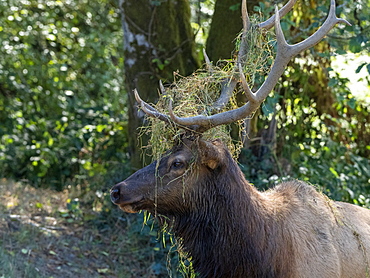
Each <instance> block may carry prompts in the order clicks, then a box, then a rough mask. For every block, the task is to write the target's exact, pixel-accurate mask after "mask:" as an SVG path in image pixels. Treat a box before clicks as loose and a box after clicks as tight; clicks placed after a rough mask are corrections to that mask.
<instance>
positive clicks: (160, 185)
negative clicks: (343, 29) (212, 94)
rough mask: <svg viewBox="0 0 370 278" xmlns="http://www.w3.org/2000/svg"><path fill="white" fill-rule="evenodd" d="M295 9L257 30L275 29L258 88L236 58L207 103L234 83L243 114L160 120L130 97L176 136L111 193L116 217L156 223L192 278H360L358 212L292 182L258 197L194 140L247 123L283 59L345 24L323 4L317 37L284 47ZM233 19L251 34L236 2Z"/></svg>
mask: <svg viewBox="0 0 370 278" xmlns="http://www.w3.org/2000/svg"><path fill="white" fill-rule="evenodd" d="M295 2H296V0H289V2H288V3H287V4H286V5H285V6H284V7H283V8H282V9H281V10H280V11H278V10H277V9H276V12H275V15H274V16H273V17H272V18H270V19H269V20H267V21H265V22H263V23H260V24H259V25H258V28H271V27H272V26H273V25H275V30H276V38H277V54H276V59H275V62H274V64H273V66H272V68H271V71H270V73H269V75H268V77H267V78H266V79H265V82H264V83H263V84H262V85H261V87H260V88H259V89H258V90H257V91H256V92H252V90H251V89H250V88H249V86H248V84H247V82H246V78H245V76H244V74H243V72H242V66H241V64H242V62H243V56H242V55H243V53H242V52H243V49H241V50H240V51H239V55H238V58H237V59H238V61H237V63H236V65H237V66H236V67H237V72H238V73H237V74H235V76H233V77H232V80H231V82H229V83H228V84H226V85H225V86H224V87H223V88H222V90H221V91H222V92H221V94H220V95H221V96H220V98H219V99H218V101H217V103H215V106H217V105H220V103H221V105H223V103H225V102H227V101H228V100H229V98H230V94H231V93H232V91H233V90H234V88H235V86H236V84H237V83H239V82H240V83H241V85H242V88H243V89H244V93H245V94H246V97H247V99H248V102H247V103H246V104H245V105H243V106H241V107H239V108H236V109H234V110H229V111H226V112H219V113H215V114H212V115H198V116H193V117H178V116H176V115H175V114H174V113H173V110H172V104H170V107H169V115H166V114H163V113H161V112H159V111H158V110H156V109H155V108H154V107H153V106H151V105H149V104H148V103H146V102H144V101H143V100H142V99H141V98H140V96H139V94H138V93H137V91H136V90H135V92H134V93H135V97H136V100H137V102H138V103H139V105H140V107H141V109H142V110H143V111H144V112H145V113H146V114H147V115H148V116H150V117H156V118H158V119H160V120H162V121H165V122H166V123H171V124H175V125H177V126H178V127H179V128H180V129H183V130H184V132H183V134H182V136H181V137H180V138H178V141H177V142H176V143H175V144H174V146H173V148H172V149H171V150H169V151H167V152H166V153H165V154H164V155H163V156H162V157H161V158H160V159H159V160H157V161H155V162H153V163H152V164H150V165H148V166H146V167H144V168H143V169H141V170H139V171H137V172H136V173H134V174H133V175H131V176H130V177H129V178H127V179H126V180H124V181H122V182H120V183H118V184H116V185H115V186H114V187H113V188H112V189H111V200H112V202H113V203H114V204H116V205H118V206H119V207H120V208H121V209H122V210H124V211H126V212H129V213H135V212H139V211H140V210H147V211H149V212H151V213H153V214H155V215H158V217H162V219H165V220H163V221H166V222H167V223H168V224H170V227H171V230H172V232H173V234H174V235H175V237H176V238H177V241H178V244H179V246H180V248H181V250H182V252H183V253H184V254H186V256H188V257H189V258H191V261H192V263H193V268H194V270H195V272H196V273H198V274H199V277H207V278H222V277H224V278H230V277H236V278H246V277H256V278H257V277H258V278H263V277H271V278H272V277H274V278H298V277H299V278H308V277H315V278H318V277H323V278H338V277H342V278H343V277H346V278H364V277H370V268H369V262H370V211H369V210H368V209H365V208H361V207H359V206H355V205H351V204H347V203H342V202H336V201H332V200H330V199H328V198H327V197H325V196H324V195H323V194H321V193H319V192H317V191H316V190H315V189H314V187H312V186H311V185H308V184H306V183H304V182H301V181H288V182H283V183H281V184H279V185H277V186H276V187H274V188H273V189H270V190H267V191H265V192H260V191H258V190H257V189H256V188H255V187H254V186H253V185H251V184H250V183H249V182H248V181H247V180H246V179H245V177H244V175H243V173H242V172H241V170H240V169H239V167H238V165H237V163H236V162H235V160H234V159H233V158H232V156H231V154H230V152H229V150H228V149H227V147H225V145H224V144H223V143H222V142H221V141H220V140H205V139H203V138H202V134H203V133H204V132H205V131H207V130H209V129H211V128H213V127H215V126H218V125H224V124H229V123H232V122H234V121H237V120H241V119H244V118H246V117H248V116H251V115H252V114H253V113H254V111H255V110H256V109H257V108H258V107H259V106H260V105H261V103H262V102H263V101H264V99H265V98H266V97H267V95H268V94H269V93H270V92H271V91H272V90H273V88H274V86H275V84H276V83H277V82H278V79H279V77H280V76H281V75H282V74H283V71H284V69H285V67H286V65H287V63H288V61H289V60H290V59H292V58H293V57H294V56H296V55H297V54H298V53H300V52H302V51H304V50H305V49H308V48H309V47H312V46H313V45H315V44H317V43H318V42H319V41H320V40H322V39H323V37H324V36H325V35H326V34H327V33H328V32H329V31H330V30H331V29H332V28H333V27H334V26H335V25H336V24H338V23H347V22H346V21H345V20H344V19H340V18H337V17H336V15H335V1H334V0H331V5H330V10H329V13H328V17H327V19H326V21H325V22H324V23H323V25H322V26H321V28H319V29H318V30H317V31H316V32H315V33H314V34H313V35H311V36H310V37H308V38H307V39H306V40H304V41H302V42H300V43H298V44H295V45H289V44H288V43H287V42H286V40H285V38H284V35H283V32H282V30H281V27H280V17H282V16H283V15H285V14H286V13H287V12H288V11H289V10H291V9H292V7H293V5H294V3H295ZM242 17H243V24H244V27H243V32H244V33H243V37H244V34H245V32H246V31H247V30H248V29H249V28H251V27H250V21H249V17H248V13H247V10H246V3H245V0H243V3H242ZM243 43H245V42H244V41H242V46H243ZM241 53H242V54H241ZM161 87H162V86H161ZM162 90H163V88H162Z"/></svg>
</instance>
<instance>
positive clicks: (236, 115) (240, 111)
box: [171, 0, 350, 131]
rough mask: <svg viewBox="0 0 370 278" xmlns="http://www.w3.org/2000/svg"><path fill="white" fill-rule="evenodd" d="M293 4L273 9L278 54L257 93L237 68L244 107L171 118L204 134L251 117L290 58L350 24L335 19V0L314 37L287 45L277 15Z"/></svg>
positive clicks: (292, 0) (290, 2)
mask: <svg viewBox="0 0 370 278" xmlns="http://www.w3.org/2000/svg"><path fill="white" fill-rule="evenodd" d="M243 2H244V0H243ZM295 2H296V0H290V1H289V2H288V3H287V4H286V5H285V6H284V7H283V8H282V9H281V10H280V11H278V9H277V8H276V9H275V18H274V20H275V30H276V40H277V54H276V58H275V62H274V64H273V66H272V68H271V71H270V73H269V75H268V77H267V78H266V80H265V81H264V83H263V84H262V86H261V87H260V88H259V89H258V90H257V92H256V93H253V92H252V91H251V90H250V88H249V86H248V84H247V82H246V80H245V76H244V75H243V74H242V70H241V65H240V64H239V65H238V66H239V73H240V78H241V81H242V85H243V87H244V89H245V91H246V95H247V99H248V102H247V103H246V104H244V105H243V106H241V107H239V108H237V109H234V110H230V111H225V112H222V113H219V114H215V115H212V116H204V115H198V116H195V117H189V118H180V117H177V116H175V115H173V113H172V115H171V119H172V120H173V121H174V122H176V123H177V124H179V125H184V126H198V127H199V129H201V130H202V131H204V130H207V129H209V128H212V127H215V126H217V125H222V124H230V123H232V122H235V121H238V120H241V119H244V118H246V117H248V116H251V115H252V114H253V113H254V112H255V111H256V110H257V108H258V107H259V106H260V104H261V103H262V102H263V101H264V99H265V98H266V97H267V96H268V94H269V93H270V92H271V91H272V90H273V88H274V87H275V85H276V83H277V82H278V80H279V78H280V76H281V75H282V74H283V72H284V70H285V67H286V65H287V64H288V62H289V61H290V60H291V59H292V58H293V57H295V56H296V55H297V54H299V53H300V52H302V51H304V50H306V49H308V48H310V47H312V46H314V45H316V44H317V43H318V42H319V41H321V40H322V39H323V38H324V37H325V36H326V34H327V33H328V32H329V31H330V30H331V29H332V28H333V27H334V26H335V25H336V24H338V23H345V24H349V23H348V21H346V20H344V19H340V18H337V17H336V15H335V0H331V2H330V10H329V14H328V17H327V19H326V20H325V22H324V24H323V25H322V26H321V27H320V28H319V30H317V31H316V32H315V33H314V34H312V35H311V36H310V37H308V38H307V39H305V40H304V41H302V42H300V43H297V44H295V45H289V44H288V43H287V42H286V40H285V37H284V34H283V31H282V29H281V25H280V15H284V14H285V13H287V12H288V11H289V10H290V9H291V8H292V6H293V5H294V3H295ZM269 20H271V19H269ZM269 20H268V22H269ZM264 24H267V23H266V22H265V23H263V24H262V25H264ZM269 24H270V23H268V25H269ZM349 25H350V24H349ZM259 27H260V28H267V27H261V25H259ZM198 131H199V130H198Z"/></svg>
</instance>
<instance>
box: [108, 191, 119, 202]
mask: <svg viewBox="0 0 370 278" xmlns="http://www.w3.org/2000/svg"><path fill="white" fill-rule="evenodd" d="M119 193H120V191H119V189H118V188H115V189H112V190H111V191H110V199H111V201H112V202H113V203H117V201H118V200H119V195H120V194H119Z"/></svg>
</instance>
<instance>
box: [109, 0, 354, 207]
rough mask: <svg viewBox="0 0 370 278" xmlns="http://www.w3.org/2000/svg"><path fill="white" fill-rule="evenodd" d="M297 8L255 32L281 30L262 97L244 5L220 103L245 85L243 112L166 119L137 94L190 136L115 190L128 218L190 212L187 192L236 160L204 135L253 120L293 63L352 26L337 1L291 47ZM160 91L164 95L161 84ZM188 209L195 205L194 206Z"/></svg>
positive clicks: (292, 0)
mask: <svg viewBox="0 0 370 278" xmlns="http://www.w3.org/2000/svg"><path fill="white" fill-rule="evenodd" d="M295 2H296V0H289V2H288V3H287V4H286V5H285V6H284V7H283V8H282V9H281V10H280V11H278V10H277V9H276V12H275V15H274V16H273V17H271V18H270V19H268V20H267V21H265V22H263V23H260V24H258V25H257V26H255V27H257V28H261V29H269V28H271V27H272V26H275V31H276V44H277V53H276V58H275V61H274V64H273V66H272V68H271V70H270V73H269V74H268V76H267V78H266V79H265V81H264V83H263V84H262V85H261V87H260V88H259V89H258V90H257V91H256V92H252V90H251V89H250V88H249V86H248V84H247V82H246V78H245V76H244V73H243V70H242V68H243V57H244V55H245V49H246V45H247V43H248V42H247V40H246V37H247V36H246V34H247V32H248V31H249V30H250V29H251V28H252V27H251V23H250V20H249V16H248V13H247V8H246V0H243V1H242V17H243V35H242V41H241V46H240V50H239V54H238V58H237V61H236V66H235V67H236V68H235V71H234V72H235V74H234V75H233V76H231V77H230V80H229V82H224V85H223V86H222V89H221V94H220V98H219V99H218V100H217V101H216V103H215V105H214V106H215V107H219V106H224V105H226V103H227V102H228V101H229V99H230V97H231V96H232V93H233V91H234V89H235V86H236V85H237V83H241V85H242V88H243V90H244V93H245V95H246V98H247V100H248V101H247V103H245V104H244V105H243V106H241V107H239V108H236V109H233V110H229V111H225V112H221V113H216V114H213V115H198V116H194V117H187V118H182V117H178V116H176V115H175V114H174V113H173V110H172V104H171V103H170V106H169V115H165V114H163V113H160V112H159V111H157V110H156V109H155V108H154V107H152V106H151V105H149V104H148V103H146V102H144V101H143V100H142V99H141V98H140V96H139V94H138V92H137V91H136V90H135V91H134V94H135V97H136V100H137V102H138V103H139V105H140V107H141V109H142V110H143V111H144V112H145V113H146V114H147V115H148V116H150V117H155V118H158V119H160V120H162V121H164V122H166V123H171V124H175V125H176V126H177V127H179V128H183V129H185V130H186V133H185V135H184V136H183V138H182V140H180V141H181V142H179V143H178V144H176V145H175V146H174V147H173V148H172V149H171V150H170V151H168V152H167V153H166V154H164V155H163V156H162V158H161V159H160V160H158V161H156V162H153V163H152V164H150V165H149V166H147V167H145V168H143V169H141V170H139V171H137V172H136V173H135V174H133V175H132V176H130V177H129V178H128V179H127V180H125V181H123V182H121V183H119V184H117V185H115V186H114V187H113V188H112V190H111V199H112V202H113V203H115V204H117V205H119V206H120V207H121V208H122V209H123V210H125V211H127V212H137V211H138V210H141V209H145V210H149V211H157V212H159V213H163V214H165V213H172V212H171V210H174V209H175V208H176V210H181V209H182V210H186V209H188V208H189V207H187V206H186V205H183V206H181V205H179V204H182V203H183V202H184V198H183V194H184V192H185V190H184V189H185V188H186V191H187V192H192V188H193V187H194V186H196V184H197V180H200V179H201V177H202V176H204V175H208V174H209V173H210V172H211V171H215V170H217V169H221V168H222V167H221V166H222V165H228V167H229V165H230V163H229V158H230V157H231V156H230V154H225V152H226V153H228V152H227V151H226V149H225V148H224V147H223V146H222V144H220V143H219V142H217V141H214V142H207V141H205V140H203V139H201V134H202V133H204V132H205V131H207V130H209V129H210V128H213V127H215V126H218V125H223V124H230V123H232V122H235V121H238V120H242V119H245V118H246V117H250V116H251V115H253V113H254V112H255V111H256V110H257V108H258V107H259V106H260V105H261V103H262V102H263V101H264V100H265V98H266V97H267V96H268V95H269V93H270V92H271V91H272V90H273V88H274V86H275V85H276V83H277V82H278V80H279V78H280V76H281V75H282V74H283V72H284V70H285V67H286V65H287V64H288V62H289V61H290V60H291V59H292V58H293V57H295V56H296V55H297V54H299V53H301V52H302V51H304V50H306V49H308V48H310V47H312V46H314V45H315V44H317V43H318V42H320V41H321V40H322V39H323V38H324V37H325V35H326V34H327V33H328V32H329V31H330V30H331V29H332V28H333V27H334V26H335V25H336V24H338V23H346V24H349V23H348V22H347V21H346V20H344V19H340V18H337V17H336V15H335V0H331V5H330V11H329V14H328V17H327V19H326V20H325V22H324V23H323V25H322V26H321V27H320V28H319V29H318V30H317V31H316V32H315V33H314V34H312V35H311V36H310V37H308V38H307V39H305V40H304V41H302V42H300V43H297V44H294V45H290V44H288V43H287V42H286V40H285V37H284V34H283V32H282V29H281V26H280V17H282V16H284V15H285V14H286V13H287V12H288V11H290V10H291V9H292V7H293V5H294V3H295ZM206 60H207V59H206ZM160 87H161V90H162V91H164V88H163V86H162V85H161V84H160ZM215 110H217V109H215ZM189 134H190V135H189ZM226 158H227V159H226ZM225 159H226V160H225ZM225 161H227V163H226V162H225ZM194 165H195V167H196V168H197V169H196V170H195V171H191V167H193V166H194ZM220 165H221V166H220ZM220 167H221V168H220ZM225 167H226V166H225ZM189 194H191V193H189ZM188 206H191V205H190V204H188ZM181 207H182V208H181Z"/></svg>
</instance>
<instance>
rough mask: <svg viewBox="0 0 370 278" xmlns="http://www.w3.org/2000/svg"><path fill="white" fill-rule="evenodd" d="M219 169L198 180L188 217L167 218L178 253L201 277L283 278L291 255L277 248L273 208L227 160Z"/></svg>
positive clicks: (279, 235)
mask: <svg viewBox="0 0 370 278" xmlns="http://www.w3.org/2000/svg"><path fill="white" fill-rule="evenodd" d="M225 165H227V167H226V166H225V167H219V168H218V169H215V171H213V172H209V173H206V174H204V176H202V177H198V179H197V180H198V182H199V183H200V184H198V185H197V186H196V188H197V190H195V191H193V192H192V194H191V196H190V197H189V198H190V199H191V202H192V203H193V204H194V206H193V208H192V210H191V212H189V213H185V214H182V215H173V216H172V217H171V218H172V219H173V232H174V234H175V235H176V237H177V238H178V242H179V244H180V246H181V249H182V251H183V253H184V254H186V255H187V256H189V257H191V258H192V261H193V266H194V269H195V271H197V272H198V273H200V275H201V277H282V276H279V273H285V277H289V275H288V276H286V275H287V274H288V273H289V270H288V269H287V267H286V266H285V265H286V264H287V260H288V259H286V258H287V257H289V255H290V256H291V255H292V253H291V252H293V250H292V248H289V247H287V246H279V245H281V244H282V243H281V242H284V241H283V240H279V238H281V237H282V236H283V235H282V234H281V232H280V231H281V230H282V228H281V225H282V224H281V223H280V224H279V223H276V220H273V219H274V216H273V215H272V214H274V213H276V208H270V207H269V206H271V204H269V200H268V199H266V197H264V195H263V194H262V193H260V192H258V191H257V190H256V189H255V188H254V187H253V186H252V185H250V184H249V183H248V182H247V181H246V180H245V178H244V175H243V173H242V172H241V170H240V169H239V167H238V165H237V164H236V162H235V161H234V160H233V159H232V158H231V156H230V157H229V158H228V159H227V161H226V164H225ZM279 225H280V227H279ZM287 236H288V235H286V234H285V235H284V237H287ZM285 242H286V241H285ZM279 247H283V248H279ZM276 248H278V249H279V250H285V252H286V254H282V253H279V251H278V252H276ZM278 256H280V258H278ZM284 260H285V261H284ZM290 260H291V259H290ZM288 261H289V260H288Z"/></svg>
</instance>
